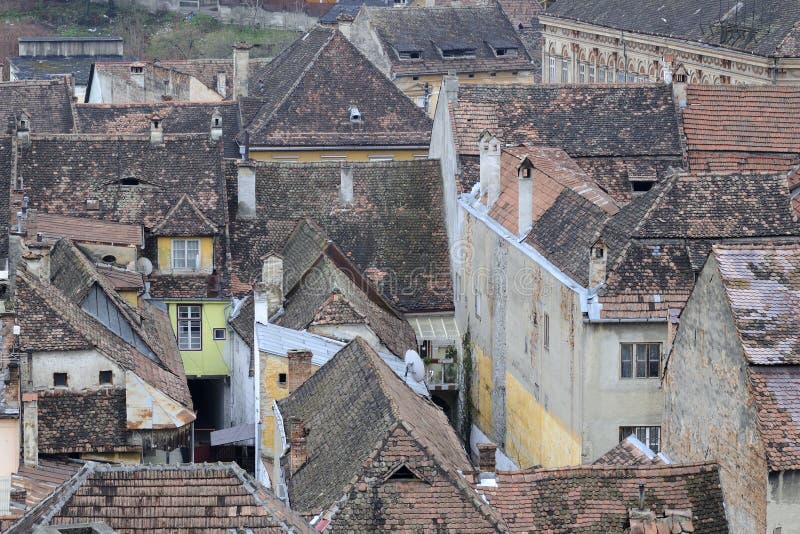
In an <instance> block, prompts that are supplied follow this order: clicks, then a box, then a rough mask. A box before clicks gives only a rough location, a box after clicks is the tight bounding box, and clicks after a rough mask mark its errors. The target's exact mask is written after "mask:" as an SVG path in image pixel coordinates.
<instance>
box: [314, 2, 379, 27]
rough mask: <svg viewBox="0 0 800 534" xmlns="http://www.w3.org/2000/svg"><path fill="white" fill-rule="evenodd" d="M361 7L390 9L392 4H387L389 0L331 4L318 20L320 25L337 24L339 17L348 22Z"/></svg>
mask: <svg viewBox="0 0 800 534" xmlns="http://www.w3.org/2000/svg"><path fill="white" fill-rule="evenodd" d="M362 5H367V6H378V7H392V6H393V5H394V2H393V1H392V2H391V5H390V3H389V0H342V1H341V2H338V3H336V4H332V5H331V8H330V9H329V10H328V11H327V12H326V13H325V14H324V15H322V16H321V17H320V18H319V23H320V24H337V23H338V22H339V17H349V19H350V20H352V19H353V18H355V16H356V14H357V13H358V10H359V9H361V6H362Z"/></svg>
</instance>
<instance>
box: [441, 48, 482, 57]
mask: <svg viewBox="0 0 800 534" xmlns="http://www.w3.org/2000/svg"><path fill="white" fill-rule="evenodd" d="M442 57H443V58H445V59H460V58H474V57H475V49H474V48H442Z"/></svg>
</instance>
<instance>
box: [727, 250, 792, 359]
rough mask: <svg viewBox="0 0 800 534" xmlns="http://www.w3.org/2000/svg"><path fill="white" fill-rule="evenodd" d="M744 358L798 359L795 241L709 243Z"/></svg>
mask: <svg viewBox="0 0 800 534" xmlns="http://www.w3.org/2000/svg"><path fill="white" fill-rule="evenodd" d="M714 256H715V257H716V259H717V262H718V264H719V271H720V274H721V275H722V282H723V284H724V287H725V293H726V295H727V297H728V303H729V305H730V308H731V312H732V314H733V320H734V323H735V325H736V330H737V332H738V333H739V336H740V338H741V340H742V346H743V348H744V352H745V356H746V357H747V359H748V361H749V362H750V363H753V364H758V365H775V364H777V365H782V364H792V365H800V278H798V276H797V274H798V273H799V272H800V245H799V244H797V243H793V244H788V245H760V246H757V245H738V246H725V245H717V246H715V247H714Z"/></svg>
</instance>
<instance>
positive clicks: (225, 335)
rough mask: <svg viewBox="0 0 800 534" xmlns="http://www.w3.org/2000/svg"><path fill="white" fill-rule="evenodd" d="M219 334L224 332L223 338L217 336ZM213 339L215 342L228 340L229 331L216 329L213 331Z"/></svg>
mask: <svg viewBox="0 0 800 534" xmlns="http://www.w3.org/2000/svg"><path fill="white" fill-rule="evenodd" d="M218 332H222V337H218V336H217V333H218ZM211 338H212V339H213V340H214V341H225V340H226V339H228V329H227V328H214V329H213V330H212V331H211Z"/></svg>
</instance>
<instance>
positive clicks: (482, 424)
mask: <svg viewBox="0 0 800 534" xmlns="http://www.w3.org/2000/svg"><path fill="white" fill-rule="evenodd" d="M473 352H474V354H475V356H476V358H475V359H476V363H477V365H476V367H477V371H478V384H477V391H475V392H474V394H473V399H472V402H473V404H474V405H475V408H476V410H475V424H476V425H478V428H480V429H481V430H482V431H483V432H484V434H487V435H491V434H492V429H493V426H492V389H493V388H494V385H493V384H492V359H491V358H490V357H488V356H487V355H486V354H485V353H484V352H483V350H481V348H480V347H477V346H475V347H473Z"/></svg>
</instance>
